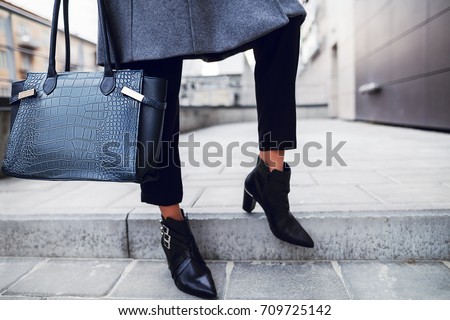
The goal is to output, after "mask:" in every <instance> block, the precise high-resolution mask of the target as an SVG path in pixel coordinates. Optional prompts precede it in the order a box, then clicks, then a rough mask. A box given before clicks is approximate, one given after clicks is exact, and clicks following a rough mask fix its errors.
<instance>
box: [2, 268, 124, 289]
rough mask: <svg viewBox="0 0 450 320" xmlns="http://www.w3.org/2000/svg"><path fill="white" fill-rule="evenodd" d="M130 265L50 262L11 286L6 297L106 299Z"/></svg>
mask: <svg viewBox="0 0 450 320" xmlns="http://www.w3.org/2000/svg"><path fill="white" fill-rule="evenodd" d="M129 263H130V261H129V260H83V259H51V260H49V261H47V262H46V263H45V264H42V265H41V266H40V268H38V269H36V270H34V272H32V273H30V274H28V275H27V276H26V277H24V278H23V279H21V280H20V281H18V282H17V283H15V284H13V285H12V286H11V287H9V288H8V290H7V291H6V292H5V293H4V295H10V296H14V295H18V296H44V297H46V296H68V297H101V296H105V295H107V294H108V293H109V291H110V290H111V289H112V287H113V286H114V284H115V283H116V282H117V280H118V279H119V278H120V275H121V274H122V272H123V270H124V268H125V267H126V266H127V265H128V264H129Z"/></svg>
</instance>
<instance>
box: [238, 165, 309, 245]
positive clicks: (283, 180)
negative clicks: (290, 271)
mask: <svg viewBox="0 0 450 320" xmlns="http://www.w3.org/2000/svg"><path fill="white" fill-rule="evenodd" d="M290 178H291V168H290V167H289V165H288V164H287V163H285V164H284V170H283V171H279V170H273V171H272V172H270V170H269V168H268V167H267V166H266V164H265V163H264V161H262V160H261V159H258V163H257V165H256V167H255V168H254V169H253V171H252V172H250V174H249V175H248V176H247V178H246V179H245V185H244V201H243V205H242V208H243V209H244V211H246V212H248V213H251V212H252V210H253V209H254V208H255V205H256V202H258V203H259V204H260V205H261V207H262V208H263V210H264V212H265V214H266V217H267V221H268V222H269V227H270V230H271V231H272V233H273V235H274V236H275V237H277V238H278V239H280V240H282V241H285V242H288V243H291V244H294V245H298V246H302V247H306V248H313V247H314V241H313V240H312V239H311V237H310V236H309V234H308V233H307V232H306V231H305V229H303V227H302V226H301V225H300V223H299V222H298V221H297V219H296V218H295V217H294V216H293V215H292V213H291V212H290V210H289V199H288V193H289V191H290V187H289V181H290Z"/></svg>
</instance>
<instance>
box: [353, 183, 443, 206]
mask: <svg viewBox="0 0 450 320" xmlns="http://www.w3.org/2000/svg"><path fill="white" fill-rule="evenodd" d="M360 187H361V188H362V189H363V190H365V191H367V192H368V193H370V194H371V195H373V196H374V197H376V198H377V199H379V200H381V201H383V202H384V203H388V204H409V205H411V204H414V203H426V204H430V205H432V204H433V203H448V204H450V188H448V187H446V186H444V185H441V184H433V183H421V184H414V185H411V184H402V185H395V184H372V185H365V184H364V185H361V186H360Z"/></svg>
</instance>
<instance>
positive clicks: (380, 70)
mask: <svg viewBox="0 0 450 320" xmlns="http://www.w3.org/2000/svg"><path fill="white" fill-rule="evenodd" d="M304 5H305V7H306V8H307V11H308V19H307V21H306V22H305V24H304V26H303V29H302V45H303V48H302V57H301V61H302V66H301V68H300V72H299V78H298V101H299V103H300V104H302V103H324V104H327V105H328V112H329V115H330V116H332V117H338V118H343V119H356V120H367V121H374V122H380V123H389V124H396V125H405V126H411V127H421V128H430V129H439V130H446V131H449V130H450V90H449V89H450V37H449V35H448V34H449V31H448V30H450V1H449V0H339V1H335V0H308V1H304Z"/></svg>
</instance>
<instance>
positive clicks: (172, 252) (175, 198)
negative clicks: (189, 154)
mask: <svg viewBox="0 0 450 320" xmlns="http://www.w3.org/2000/svg"><path fill="white" fill-rule="evenodd" d="M182 64H183V61H182V59H179V58H172V59H164V60H157V61H145V62H135V63H131V64H127V65H126V66H125V67H126V68H130V69H143V70H144V73H145V75H147V76H152V77H158V78H163V79H166V80H168V90H167V107H166V111H165V115H164V128H163V133H162V147H161V159H160V162H161V163H160V165H159V167H158V174H159V177H158V180H156V181H150V182H146V183H142V184H141V200H142V202H146V203H150V204H154V205H158V206H159V208H160V210H161V215H162V220H161V245H162V248H163V250H164V254H165V255H166V258H167V263H168V266H169V269H170V271H171V274H172V278H173V280H174V282H175V285H176V286H177V288H178V289H180V290H181V291H184V292H187V293H189V294H192V295H195V296H199V297H202V298H215V297H216V296H217V291H216V288H215V284H214V280H213V278H212V275H211V271H210V270H209V269H208V267H207V266H206V264H205V262H204V261H203V258H202V256H201V254H200V252H199V251H198V247H197V244H196V242H195V238H194V236H193V234H192V232H191V228H190V226H189V221H188V219H187V218H186V219H185V216H184V213H183V211H182V210H181V209H180V205H179V204H180V202H181V200H182V198H183V185H182V181H181V168H180V154H179V152H178V138H179V134H180V122H179V102H178V94H179V91H180V84H181V70H182Z"/></svg>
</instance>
